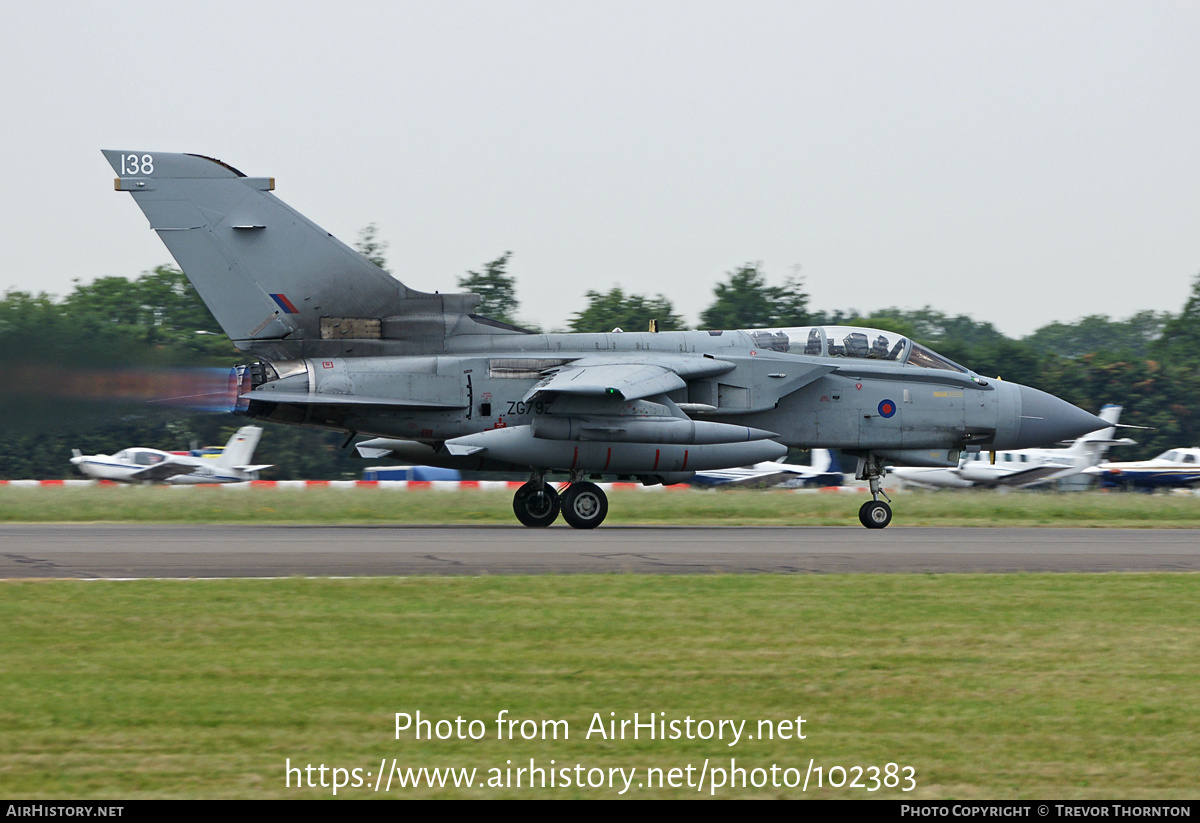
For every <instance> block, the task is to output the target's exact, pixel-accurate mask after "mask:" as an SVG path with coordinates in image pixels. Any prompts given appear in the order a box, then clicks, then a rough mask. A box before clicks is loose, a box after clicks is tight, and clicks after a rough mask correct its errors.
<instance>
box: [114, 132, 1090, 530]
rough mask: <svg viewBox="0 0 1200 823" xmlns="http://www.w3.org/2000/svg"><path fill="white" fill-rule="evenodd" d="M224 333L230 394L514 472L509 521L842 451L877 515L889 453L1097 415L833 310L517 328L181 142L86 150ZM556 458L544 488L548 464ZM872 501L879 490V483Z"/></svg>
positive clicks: (906, 455) (307, 420)
mask: <svg viewBox="0 0 1200 823" xmlns="http://www.w3.org/2000/svg"><path fill="white" fill-rule="evenodd" d="M104 156H105V157H106V158H107V160H108V162H109V163H110V164H111V165H112V167H113V169H114V170H115V171H116V173H117V175H118V177H117V180H116V188H117V190H118V191H125V192H129V193H130V194H132V195H133V199H134V201H135V202H136V203H137V204H138V206H139V207H141V209H142V211H143V212H144V213H145V215H146V217H147V218H149V220H150V227H151V228H152V229H153V230H154V231H156V232H157V233H158V236H159V238H160V239H161V240H162V241H163V243H164V244H165V245H166V246H167V249H168V250H169V251H170V252H171V254H172V255H173V256H174V257H175V259H176V261H178V263H179V265H180V267H181V268H182V269H183V271H184V272H185V273H186V274H187V276H188V278H189V279H190V280H191V282H192V284H193V285H194V286H195V287H196V291H197V292H198V293H199V295H200V297H201V298H202V299H203V300H204V302H205V304H207V305H208V307H209V309H211V310H212V313H213V315H214V316H215V317H216V318H217V320H218V322H220V324H221V327H222V328H223V329H224V330H225V333H226V334H228V335H229V337H230V339H232V340H233V342H234V343H235V344H236V345H237V346H238V348H240V349H242V350H244V351H245V352H247V353H248V354H250V355H252V356H254V357H256V358H258V359H257V360H256V361H255V362H252V363H248V364H246V365H241V366H237V367H236V368H235V369H234V370H233V372H232V375H231V391H230V400H231V408H232V410H233V411H234V412H235V413H237V414H240V415H244V416H246V417H251V418H255V419H259V420H272V421H276V422H280V423H290V424H293V425H300V426H312V427H316V428H323V429H331V430H337V431H341V432H345V433H346V434H347V441H346V442H347V443H349V442H350V441H351V439H353V437H354V436H356V435H360V434H362V435H370V439H367V440H365V441H363V442H360V443H358V444H357V448H358V451H359V453H360V454H362V455H363V456H366V457H371V458H380V457H391V458H395V459H399V460H402V461H404V462H408V463H421V464H425V465H433V466H444V467H448V468H456V469H471V470H484V471H487V470H495V471H506V472H512V471H521V472H528V474H529V478H530V479H529V482H528V483H526V484H525V485H524V486H522V487H521V488H520V489H519V490H518V491H517V493H516V496H515V498H514V500H513V510H514V512H515V513H516V516H517V519H518V520H520V521H521V522H522V523H523V524H525V525H526V526H549V525H550V524H551V523H553V522H554V521H555V520H556V519H557V518H558V515H559V513H560V512H561V513H562V515H563V518H564V519H565V520H566V521H567V522H568V523H569V524H570V525H572V526H574V527H576V528H582V529H587V528H594V527H595V526H598V525H599V524H600V523H601V522H602V521H603V520H604V518H605V516H606V514H607V513H608V501H607V499H606V497H605V494H604V492H603V491H602V490H601V489H600V487H599V486H597V485H596V484H595V483H593V482H591V481H594V480H599V479H606V478H614V479H618V480H628V479H635V480H637V481H640V482H642V483H644V484H647V485H654V484H659V483H662V484H673V483H680V482H683V481H685V480H687V479H688V478H689V477H691V476H692V475H693V474H694V473H695V472H697V471H702V470H709V469H723V468H730V467H734V466H745V465H748V464H752V463H758V462H762V461H766V460H775V459H777V458H780V457H782V456H783V455H784V454H785V453H786V452H787V450H788V448H789V447H796V448H804V449H809V448H828V449H833V448H836V449H841V450H842V453H843V454H844V455H847V456H848V457H850V458H853V459H855V460H856V461H857V468H856V473H855V476H856V477H857V478H858V479H860V480H868V481H869V482H870V486H871V492H872V499H871V500H869V501H867V502H866V503H865V504H863V506H862V508H861V509H860V511H859V519H860V521H861V522H862V523H863V525H864V526H867V527H868V528H883V527H885V526H887V525H888V523H889V522H891V519H892V511H891V507H890V506H889V505H888V503H887V502H885V500H886V499H887V496H886V495H885V494H883V492H882V491H881V489H880V481H881V479H882V478H883V476H884V473H885V472H886V470H887V466H888V465H889V464H890V465H896V466H930V467H953V466H957V465H958V459H959V453H960V451H961V450H963V449H966V448H971V449H976V448H982V449H984V450H989V451H991V450H1000V449H1024V448H1030V447H1036V446H1048V445H1051V444H1053V443H1057V442H1059V441H1060V440H1071V439H1074V438H1077V437H1080V436H1082V435H1084V434H1086V433H1087V432H1090V431H1094V430H1096V429H1100V428H1104V427H1106V426H1107V425H1108V424H1107V423H1106V422H1105V421H1104V420H1102V419H1100V418H1099V417H1096V416H1095V415H1092V414H1089V413H1088V412H1085V411H1083V410H1081V409H1078V408H1076V407H1075V406H1072V405H1070V404H1069V403H1066V402H1065V401H1063V400H1060V399H1058V398H1057V397H1054V396H1052V395H1050V394H1046V393H1045V392H1042V391H1039V390H1037V389H1033V388H1030V387H1028V386H1022V385H1018V384H1016V383H1008V382H1000V381H998V380H992V379H987V378H984V377H981V376H980V375H978V374H976V373H975V372H972V371H971V370H970V369H967V368H965V367H963V366H960V365H958V364H957V363H954V362H951V361H950V360H948V359H946V358H944V357H942V356H940V355H938V354H937V353H935V352H933V351H930V350H929V349H927V348H925V347H924V346H921V345H919V344H917V343H915V342H914V341H912V340H909V339H907V338H906V337H904V336H902V335H899V334H895V333H893V332H888V331H883V330H875V329H865V328H855V327H847V326H814V327H808V328H782V329H726V330H714V331H694V332H664V333H651V332H645V333H636V332H625V333H617V332H614V333H609V334H533V333H530V332H528V331H527V330H524V329H520V328H517V327H515V326H511V325H508V324H506V323H501V322H498V321H496V320H492V319H489V318H486V317H481V316H479V315H478V314H476V313H475V309H476V307H477V306H478V305H479V301H480V298H479V296H478V295H474V294H438V293H436V292H435V293H433V294H429V293H426V292H419V291H416V290H414V289H410V288H409V287H408V286H406V285H404V284H403V283H400V282H399V281H397V280H395V279H394V278H392V277H391V276H390V275H388V274H387V273H386V272H384V271H383V270H381V269H380V268H378V267H377V266H375V265H374V264H373V263H371V262H370V261H369V260H367V259H366V258H365V257H363V256H362V255H360V254H358V253H357V252H355V251H354V250H353V249H351V248H350V247H348V246H346V245H345V244H344V243H342V242H340V241H338V240H337V239H335V238H334V237H333V236H331V235H330V234H329V233H328V232H326V231H324V230H323V229H321V228H319V227H318V226H316V225H315V224H313V223H312V222H310V221H309V220H308V219H307V218H305V217H304V216H302V215H301V214H299V213H297V212H296V211H294V210H293V209H291V208H290V207H289V206H287V205H286V204H285V203H283V201H281V200H279V199H278V198H276V197H275V195H274V194H273V193H272V192H273V190H274V188H275V181H274V179H273V178H268V177H247V176H246V175H244V174H242V173H241V172H240V171H238V170H237V169H235V168H233V167H232V166H230V165H228V164H226V163H223V162H221V161H219V160H214V159H212V158H209V157H203V156H201V155H195V154H168V153H161V152H146V151H105V152H104ZM555 474H561V475H565V477H566V479H567V480H568V484H567V485H566V486H565V487H564V488H563V489H561V493H560V491H559V490H556V489H555V488H554V487H553V486H551V485H550V484H549V483H547V481H546V478H547V477H548V476H550V475H555ZM881 496H882V497H883V498H884V500H880V499H879V498H880V497H881Z"/></svg>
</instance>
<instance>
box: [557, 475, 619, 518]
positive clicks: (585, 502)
mask: <svg viewBox="0 0 1200 823" xmlns="http://www.w3.org/2000/svg"><path fill="white" fill-rule="evenodd" d="M607 515H608V497H606V496H605V494H604V491H603V489H601V488H600V487H599V486H597V485H596V484H595V483H572V484H571V485H570V486H568V487H567V490H566V491H565V492H563V494H562V516H563V520H566V521H567V522H568V523H569V524H571V525H572V526H573V527H575V528H577V529H594V528H596V527H597V526H599V525H600V524H601V523H603V522H604V518H605V517H606V516H607Z"/></svg>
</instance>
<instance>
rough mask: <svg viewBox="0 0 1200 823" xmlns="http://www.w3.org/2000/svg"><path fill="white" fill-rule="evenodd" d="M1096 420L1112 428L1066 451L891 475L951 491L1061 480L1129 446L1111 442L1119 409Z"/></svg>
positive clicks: (1006, 455) (979, 455) (972, 459)
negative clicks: (1118, 448) (1117, 447)
mask: <svg viewBox="0 0 1200 823" xmlns="http://www.w3.org/2000/svg"><path fill="white" fill-rule="evenodd" d="M1099 416H1100V417H1101V418H1102V419H1103V420H1105V421H1106V422H1108V423H1111V424H1113V425H1112V426H1109V427H1108V428H1106V429H1102V430H1100V431H1095V432H1090V433H1088V434H1085V435H1084V436H1083V437H1080V438H1077V439H1076V440H1075V441H1073V442H1072V443H1071V445H1070V446H1068V447H1067V448H1058V449H1020V450H1010V451H1000V452H997V453H996V459H995V461H994V462H993V460H992V456H991V455H990V454H989V453H988V452H985V451H979V452H974V453H970V454H964V455H963V456H962V459H961V461H960V462H959V464H958V466H957V467H954V468H944V469H932V468H930V469H920V468H899V469H894V470H893V473H894V474H895V475H896V476H897V477H899V478H900V479H901V480H903V481H904V482H906V483H911V484H913V485H918V486H926V487H928V488H952V489H968V488H972V487H979V486H983V487H991V488H995V487H1000V486H1005V487H1010V488H1021V487H1026V486H1035V485H1040V484H1043V483H1052V482H1056V481H1058V480H1064V479H1066V478H1068V477H1073V476H1075V475H1078V474H1080V473H1082V472H1083V471H1084V470H1085V469H1087V468H1088V467H1089V466H1095V465H1096V464H1097V463H1099V462H1100V461H1101V460H1102V459H1104V455H1105V454H1107V453H1108V449H1109V447H1111V446H1124V445H1132V444H1133V442H1134V441H1132V440H1130V439H1129V438H1127V437H1126V438H1123V439H1120V440H1114V439H1113V435H1114V434H1116V428H1115V426H1116V424H1117V422H1118V421H1119V420H1120V419H1121V407H1120V406H1113V405H1109V406H1105V407H1104V408H1102V409H1101V410H1100V415H1099Z"/></svg>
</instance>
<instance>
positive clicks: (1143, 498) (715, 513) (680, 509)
mask: <svg viewBox="0 0 1200 823" xmlns="http://www.w3.org/2000/svg"><path fill="white" fill-rule="evenodd" d="M866 499H867V498H866V497H865V496H863V495H853V494H838V493H833V492H811V493H796V492H789V491H749V490H730V491H695V490H687V489H684V490H674V489H669V490H663V491H659V492H645V491H639V490H631V491H617V492H614V493H612V494H611V495H610V504H611V505H610V508H609V515H608V520H607V522H609V523H626V524H641V523H644V524H654V525H661V524H672V523H678V524H684V525H697V524H706V523H707V524H722V525H747V526H750V525H754V526H766V525H772V526H786V525H797V526H798V525H809V526H838V525H846V526H850V525H853V526H855V527H856V528H861V527H860V526H859V525H858V507H859V505H860V504H861V503H862V501H863V500H866ZM893 502H894V505H893V509H894V511H895V519H894V520H893V525H892V528H895V527H898V526H996V525H1003V526H1072V527H1092V526H1096V527H1100V526H1103V527H1110V528H1200V497H1195V496H1192V495H1190V494H1185V495H1175V494H1154V495H1147V494H1130V493H1102V492H1088V493H1069V494H1066V493H1064V494H1055V493H1046V492H1011V493H1003V492H991V491H986V492H966V493H946V492H934V493H927V492H907V493H900V494H897V495H895V496H894V500H893ZM105 521H107V522H171V523H412V524H426V523H428V524H450V525H453V524H477V523H505V524H509V523H512V522H514V519H513V514H512V493H511V492H510V491H463V492H442V491H434V490H431V489H422V490H416V491H396V490H391V489H379V488H357V489H338V488H313V489H308V490H304V491H301V490H289V489H269V488H253V489H236V490H235V489H227V488H187V487H180V488H174V487H165V486H155V487H127V486H104V487H83V488H61V487H60V488H53V487H51V488H15V487H7V486H0V522H8V523H16V522H26V523H37V522H105Z"/></svg>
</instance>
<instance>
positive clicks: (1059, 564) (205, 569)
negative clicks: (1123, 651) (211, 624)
mask: <svg viewBox="0 0 1200 823" xmlns="http://www.w3.org/2000/svg"><path fill="white" fill-rule="evenodd" d="M1119 571H1200V530H1193V529H1186V530H1185V529H1161V530H1153V529H1031V528H974V529H968V528H904V527H900V528H895V527H893V528H889V529H884V530H881V531H871V530H868V529H860V528H846V527H836V528H822V527H809V528H782V527H781V528H728V527H727V528H722V527H704V528H692V527H650V528H647V527H623V526H604V527H601V528H599V529H596V530H595V531H577V530H575V529H571V528H568V527H566V526H556V527H553V528H550V529H525V528H521V527H519V526H481V527H461V526H446V527H433V528H431V527H427V526H421V527H417V526H223V525H204V526H177V525H104V524H85V525H76V524H70V525H4V526H0V578H7V579H15V578H78V579H96V578H195V577H288V576H293V575H300V576H313V577H317V576H320V577H324V576H380V575H416V574H438V575H445V574H452V575H453V574H458V575H463V574H465V575H478V574H547V573H581V572H588V573H669V574H714V573H787V574H805V573H839V572H887V573H955V572H1119Z"/></svg>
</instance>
